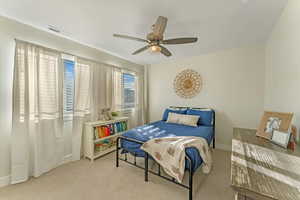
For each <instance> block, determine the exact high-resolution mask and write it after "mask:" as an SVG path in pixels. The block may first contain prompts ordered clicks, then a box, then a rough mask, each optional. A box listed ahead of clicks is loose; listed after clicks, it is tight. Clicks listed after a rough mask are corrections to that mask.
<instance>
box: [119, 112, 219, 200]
mask: <svg viewBox="0 0 300 200" xmlns="http://www.w3.org/2000/svg"><path fill="white" fill-rule="evenodd" d="M170 108H177V109H189V108H190V107H177V106H171V107H170ZM190 109H210V110H211V111H212V112H213V124H212V127H213V148H215V143H216V139H215V124H216V114H215V111H214V110H213V109H211V108H190ZM121 139H122V140H126V141H129V142H135V143H137V144H141V145H142V144H143V142H141V141H138V140H135V139H131V138H126V137H124V136H119V137H118V138H117V144H116V167H119V160H122V161H124V162H126V163H128V164H130V165H133V166H135V167H137V168H140V169H143V170H144V172H145V175H144V178H145V182H148V174H149V173H151V174H154V175H157V176H159V177H161V178H163V179H165V180H167V181H169V182H172V183H175V184H176V185H179V186H181V187H183V188H186V189H188V190H189V200H193V175H194V172H195V171H193V169H192V166H193V161H192V159H191V158H190V157H189V156H188V155H186V156H185V158H186V160H187V162H189V169H188V171H189V184H188V185H184V184H182V183H179V182H177V181H176V180H175V179H174V178H169V177H166V176H163V175H162V174H161V166H160V165H159V164H158V163H157V162H156V164H157V165H158V170H157V172H155V171H152V170H149V168H148V161H149V155H148V153H147V152H144V153H145V156H144V162H145V166H144V167H142V166H140V165H138V164H137V162H136V157H137V156H136V155H135V154H134V153H131V152H129V151H128V150H126V149H123V150H125V151H126V152H125V158H120V156H119V152H120V150H121V149H122V148H121V147H120V140H121ZM128 153H130V154H131V155H133V156H134V162H130V161H128V158H127V154H128ZM152 160H154V159H152ZM154 161H155V160H154Z"/></svg>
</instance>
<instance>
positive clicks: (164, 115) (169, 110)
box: [162, 108, 187, 121]
mask: <svg viewBox="0 0 300 200" xmlns="http://www.w3.org/2000/svg"><path fill="white" fill-rule="evenodd" d="M186 111H187V110H186V109H184V110H171V109H168V108H167V109H166V110H165V112H164V114H163V117H162V120H163V121H167V119H168V116H169V113H170V112H172V113H177V114H184V115H185V114H186Z"/></svg>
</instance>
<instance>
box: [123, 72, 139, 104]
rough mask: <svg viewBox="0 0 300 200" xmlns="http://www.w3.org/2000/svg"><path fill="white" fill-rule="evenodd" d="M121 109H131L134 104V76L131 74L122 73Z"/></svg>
mask: <svg viewBox="0 0 300 200" xmlns="http://www.w3.org/2000/svg"><path fill="white" fill-rule="evenodd" d="M122 85H123V88H122V89H123V106H122V107H123V109H131V108H134V107H135V104H136V77H135V75H133V74H129V73H122Z"/></svg>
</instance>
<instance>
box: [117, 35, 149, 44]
mask: <svg viewBox="0 0 300 200" xmlns="http://www.w3.org/2000/svg"><path fill="white" fill-rule="evenodd" d="M113 36H114V37H119V38H124V39H129V40H135V41H139V42H148V40H144V39H141V38H137V37H132V36H128V35H120V34H113Z"/></svg>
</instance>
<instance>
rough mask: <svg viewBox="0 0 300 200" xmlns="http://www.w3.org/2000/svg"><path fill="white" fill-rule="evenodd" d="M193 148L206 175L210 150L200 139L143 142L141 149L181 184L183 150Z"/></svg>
mask: <svg viewBox="0 0 300 200" xmlns="http://www.w3.org/2000/svg"><path fill="white" fill-rule="evenodd" d="M188 147H195V148H196V149H197V150H198V151H199V154H200V156H201V158H202V160H203V167H202V170H203V172H204V173H206V174H208V173H209V172H210V170H211V166H212V157H211V152H210V148H209V146H208V144H207V142H206V140H205V139H204V138H201V137H192V136H186V137H164V138H154V139H151V140H149V141H147V142H145V143H144V144H143V145H142V147H141V149H142V150H144V151H145V152H147V153H149V154H150V155H151V156H152V157H153V158H154V159H155V160H156V162H158V163H159V164H160V165H161V166H162V167H163V168H164V170H165V172H166V173H167V174H168V175H170V176H171V177H173V178H175V179H176V180H177V181H178V182H179V183H181V182H182V180H183V176H184V170H185V149H186V148H188Z"/></svg>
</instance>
